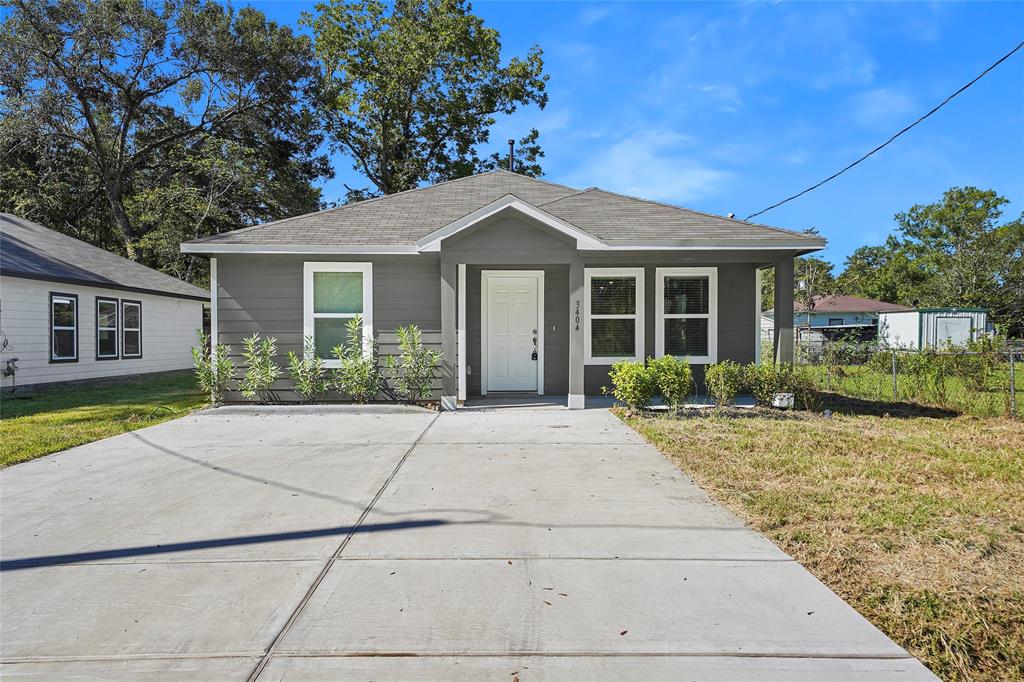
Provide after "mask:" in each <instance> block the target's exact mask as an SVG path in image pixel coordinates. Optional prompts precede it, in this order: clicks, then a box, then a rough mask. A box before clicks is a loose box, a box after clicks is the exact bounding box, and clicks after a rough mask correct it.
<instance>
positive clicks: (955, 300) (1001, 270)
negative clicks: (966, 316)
mask: <svg viewBox="0 0 1024 682" xmlns="http://www.w3.org/2000/svg"><path fill="white" fill-rule="evenodd" d="M1007 203H1009V201H1008V200H1007V199H1006V198H1004V197H1001V196H999V195H998V194H996V193H995V192H994V191H993V190H981V189H978V188H977V187H953V188H951V189H949V190H947V191H946V192H945V193H944V194H943V197H942V201H941V202H939V203H935V204H924V205H916V206H913V207H912V208H911V209H910V210H909V211H907V212H905V213H899V214H897V215H896V222H897V223H898V225H899V232H900V235H901V237H902V239H900V241H899V244H900V247H901V248H902V249H903V250H904V251H905V252H906V253H907V255H908V257H910V258H911V259H913V261H914V263H915V265H917V266H918V267H919V268H920V269H921V270H922V271H924V272H925V273H926V274H927V280H926V281H925V282H924V284H923V286H922V287H921V298H922V300H923V301H924V302H925V303H927V304H929V305H942V306H977V307H986V308H992V311H993V313H994V316H995V317H997V318H1004V319H1005V318H1007V316H1010V317H1014V318H1015V319H1016V320H1017V323H1018V324H1019V323H1020V322H1021V321H1022V318H1024V306H1022V305H1021V304H1022V303H1024V300H1022V295H1024V294H1022V292H1021V291H1020V289H1019V288H1017V290H1016V291H1014V290H1013V289H1014V287H1013V286H1012V284H1013V283H1014V281H1015V280H1016V278H1017V277H1019V273H1020V268H1021V258H1022V249H1024V215H1022V216H1021V217H1019V218H1017V219H1016V220H1013V221H1011V222H1008V223H1005V224H1003V225H997V222H998V220H999V218H1000V217H1001V216H1002V214H1003V211H1002V207H1003V206H1004V205H1006V204H1007Z"/></svg>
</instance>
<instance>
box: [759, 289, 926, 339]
mask: <svg viewBox="0 0 1024 682" xmlns="http://www.w3.org/2000/svg"><path fill="white" fill-rule="evenodd" d="M910 310H913V309H912V308H908V307H907V306H902V305H898V304H896V303H886V302H885V301H874V300H872V299H870V298H861V297H860V296H847V295H844V294H825V295H821V296H813V297H812V298H811V305H807V302H806V301H799V300H798V301H794V302H793V326H794V328H796V329H798V330H803V331H802V333H803V334H804V335H806V336H808V338H811V339H814V340H817V341H821V340H823V339H826V338H836V337H839V336H850V335H852V336H855V337H857V338H859V339H861V340H870V339H874V338H875V337H876V336H877V333H878V318H879V315H880V314H881V313H890V312H906V311H910ZM774 317H775V311H774V310H768V311H766V312H764V313H763V314H762V319H761V328H762V330H764V331H767V330H768V329H769V328H771V327H772V325H773V324H774V322H773V320H774ZM798 333H801V332H798ZM769 338H770V336H769Z"/></svg>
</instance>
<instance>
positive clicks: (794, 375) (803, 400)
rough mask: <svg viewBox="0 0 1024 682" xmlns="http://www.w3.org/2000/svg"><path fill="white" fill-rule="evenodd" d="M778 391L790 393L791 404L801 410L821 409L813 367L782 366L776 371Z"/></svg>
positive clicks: (819, 394)
mask: <svg viewBox="0 0 1024 682" xmlns="http://www.w3.org/2000/svg"><path fill="white" fill-rule="evenodd" d="M778 378H779V384H778V390H779V391H781V392H783V393H792V394H793V402H794V403H795V404H796V406H797V407H798V408H800V409H801V410H812V411H815V412H816V411H818V410H820V409H821V403H822V400H821V393H819V392H818V384H817V377H816V376H815V374H814V368H813V367H806V366H801V367H794V366H793V365H783V366H781V367H780V368H779V371H778Z"/></svg>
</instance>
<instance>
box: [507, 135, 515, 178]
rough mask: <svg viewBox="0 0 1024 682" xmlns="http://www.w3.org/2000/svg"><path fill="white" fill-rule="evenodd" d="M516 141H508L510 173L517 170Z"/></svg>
mask: <svg viewBox="0 0 1024 682" xmlns="http://www.w3.org/2000/svg"><path fill="white" fill-rule="evenodd" d="M515 147H516V141H515V140H509V141H508V171H509V172H510V173H515V172H516V154H515Z"/></svg>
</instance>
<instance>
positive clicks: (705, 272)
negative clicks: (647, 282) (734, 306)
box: [655, 268, 718, 364]
mask: <svg viewBox="0 0 1024 682" xmlns="http://www.w3.org/2000/svg"><path fill="white" fill-rule="evenodd" d="M656 277H657V292H656V295H657V299H656V303H655V312H656V315H657V319H656V322H655V326H656V334H657V336H656V340H655V341H656V342H655V346H656V348H655V352H656V353H657V355H658V356H659V357H661V356H662V355H674V356H676V357H680V358H687V359H688V360H689V361H690V362H692V363H698V364H706V363H712V362H716V361H717V355H718V348H717V319H716V318H717V310H716V308H717V298H718V270H717V268H658V270H657V273H656Z"/></svg>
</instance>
